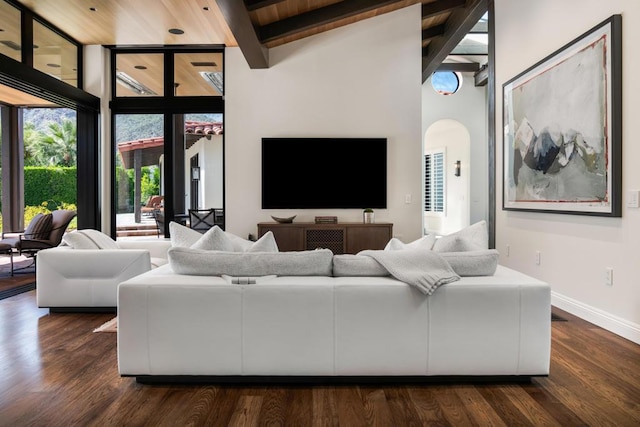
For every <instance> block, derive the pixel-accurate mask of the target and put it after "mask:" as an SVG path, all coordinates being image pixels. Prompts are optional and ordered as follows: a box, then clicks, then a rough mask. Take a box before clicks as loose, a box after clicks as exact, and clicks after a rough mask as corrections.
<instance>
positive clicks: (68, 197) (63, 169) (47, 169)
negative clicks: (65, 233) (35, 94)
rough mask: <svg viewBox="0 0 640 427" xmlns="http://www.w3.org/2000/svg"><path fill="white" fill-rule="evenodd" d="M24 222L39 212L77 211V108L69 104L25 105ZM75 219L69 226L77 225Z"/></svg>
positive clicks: (23, 134) (23, 116) (27, 222)
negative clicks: (33, 106) (52, 106)
mask: <svg viewBox="0 0 640 427" xmlns="http://www.w3.org/2000/svg"><path fill="white" fill-rule="evenodd" d="M22 123H23V127H22V137H23V143H24V153H23V154H24V181H23V184H24V224H25V226H27V224H29V223H30V222H31V220H32V219H33V217H34V216H36V215H37V214H39V213H50V212H51V211H54V210H58V209H69V210H74V211H76V212H77V210H78V208H77V204H78V190H77V188H78V179H77V175H78V168H77V160H78V156H77V153H78V141H77V131H76V123H77V121H76V112H75V111H74V110H71V109H68V108H22ZM76 223H77V219H74V220H73V221H72V223H71V224H70V226H69V227H68V229H74V228H76Z"/></svg>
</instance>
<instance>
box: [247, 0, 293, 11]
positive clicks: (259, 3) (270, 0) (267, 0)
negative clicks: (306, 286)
mask: <svg viewBox="0 0 640 427" xmlns="http://www.w3.org/2000/svg"><path fill="white" fill-rule="evenodd" d="M283 1H285V0H244V3H245V4H246V5H247V10H248V11H249V12H253V11H254V10H258V9H262V8H263V7H267V6H271V5H274V4H277V3H282V2H283Z"/></svg>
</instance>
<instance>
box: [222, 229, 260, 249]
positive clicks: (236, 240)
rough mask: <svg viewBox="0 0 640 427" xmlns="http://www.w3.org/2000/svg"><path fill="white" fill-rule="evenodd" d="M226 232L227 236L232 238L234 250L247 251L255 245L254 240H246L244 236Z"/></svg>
mask: <svg viewBox="0 0 640 427" xmlns="http://www.w3.org/2000/svg"><path fill="white" fill-rule="evenodd" d="M224 234H226V235H227V237H228V238H229V239H230V240H231V243H232V244H233V251H234V252H246V251H247V250H248V249H249V248H250V247H251V246H253V243H254V242H252V241H250V240H245V239H243V238H242V237H239V236H236V235H235V234H232V233H229V232H228V231H225V232H224Z"/></svg>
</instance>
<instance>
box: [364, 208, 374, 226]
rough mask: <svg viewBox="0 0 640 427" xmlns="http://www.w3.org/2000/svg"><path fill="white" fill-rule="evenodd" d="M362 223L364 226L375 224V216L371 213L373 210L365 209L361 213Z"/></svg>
mask: <svg viewBox="0 0 640 427" xmlns="http://www.w3.org/2000/svg"><path fill="white" fill-rule="evenodd" d="M362 222H364V223H365V224H373V223H374V222H375V214H374V213H373V209H371V208H366V209H365V210H363V211H362Z"/></svg>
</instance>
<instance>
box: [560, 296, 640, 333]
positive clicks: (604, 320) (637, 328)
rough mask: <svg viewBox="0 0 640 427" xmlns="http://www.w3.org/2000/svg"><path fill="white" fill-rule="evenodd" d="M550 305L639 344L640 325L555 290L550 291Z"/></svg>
mask: <svg viewBox="0 0 640 427" xmlns="http://www.w3.org/2000/svg"><path fill="white" fill-rule="evenodd" d="M551 305H553V306H554V307H558V308H559V309H561V310H564V311H566V312H568V313H571V314H573V315H574V316H578V317H579V318H581V319H584V320H586V321H587V322H591V323H593V324H594V325H597V326H600V327H601V328H603V329H606V330H607V331H610V332H613V333H614V334H616V335H620V336H621V337H623V338H626V339H628V340H630V341H633V342H634V343H636V344H640V325H639V324H637V323H633V322H629V321H628V320H625V319H621V318H620V317H618V316H614V315H613V314H611V313H607V312H606V311H602V310H600V309H598V308H595V307H591V306H590V305H587V304H584V303H582V302H580V301H577V300H574V299H573V298H569V297H567V296H564V295H561V294H559V293H557V292H553V291H552V292H551Z"/></svg>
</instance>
